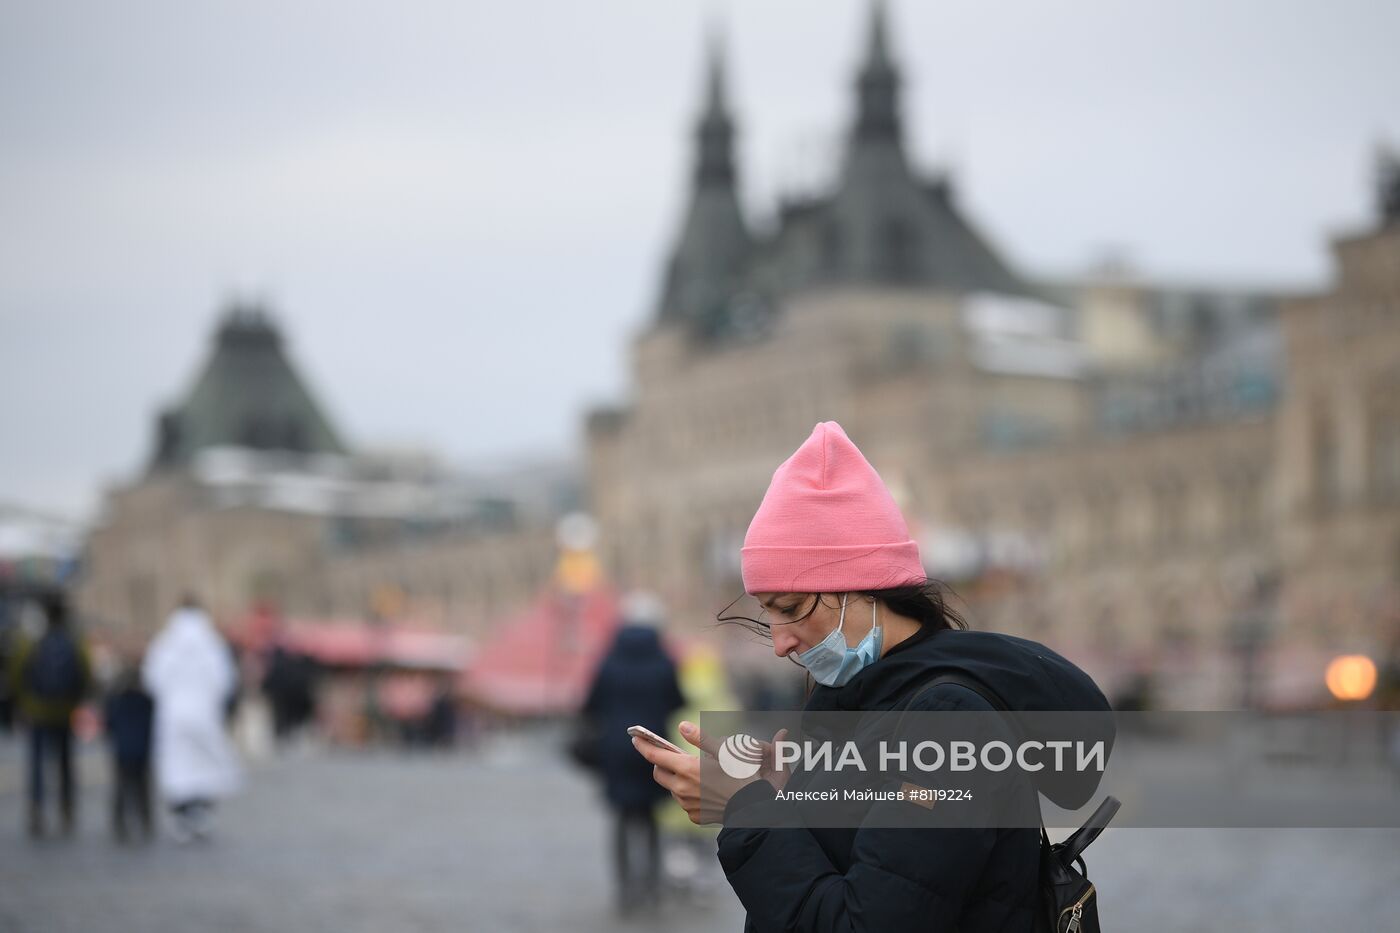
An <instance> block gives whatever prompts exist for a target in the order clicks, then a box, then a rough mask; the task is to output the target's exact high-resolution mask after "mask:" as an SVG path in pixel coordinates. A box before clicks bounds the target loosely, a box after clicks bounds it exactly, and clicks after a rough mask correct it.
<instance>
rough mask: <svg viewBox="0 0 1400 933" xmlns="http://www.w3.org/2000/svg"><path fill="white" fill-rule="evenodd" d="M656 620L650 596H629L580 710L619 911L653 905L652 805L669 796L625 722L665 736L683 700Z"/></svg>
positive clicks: (655, 840)
mask: <svg viewBox="0 0 1400 933" xmlns="http://www.w3.org/2000/svg"><path fill="white" fill-rule="evenodd" d="M661 622H662V611H661V607H660V604H659V602H657V601H656V600H655V598H654V597H652V596H650V594H642V593H634V594H631V595H630V596H629V597H628V599H627V600H626V601H625V603H624V607H623V624H622V625H621V626H620V627H619V628H618V630H617V634H616V636H615V637H614V639H613V643H612V647H611V648H610V649H609V650H608V653H607V654H606V655H605V656H604V658H603V660H602V662H601V663H600V664H599V666H598V672H597V674H595V675H594V678H593V683H592V685H591V686H590V688H589V690H588V696H587V699H586V700H585V701H584V704H583V710H582V712H583V715H584V716H586V717H588V718H590V719H592V720H593V722H594V724H595V725H596V727H597V730H598V742H599V749H598V751H599V760H600V766H601V774H602V781H603V792H604V795H605V796H606V797H607V801H608V805H609V806H610V807H611V808H612V810H613V813H614V815H615V818H616V821H615V825H614V835H613V861H614V866H615V875H616V879H617V907H618V910H619V912H620V913H624V914H626V913H631V912H632V911H634V910H635V909H637V908H639V907H646V908H654V907H655V906H656V905H657V903H658V896H659V888H660V884H661V846H660V837H659V834H658V832H657V826H656V813H655V810H656V804H657V803H658V802H660V801H661V800H664V799H665V798H666V796H667V791H666V790H665V789H663V788H661V787H659V786H658V785H657V784H656V782H655V781H653V780H652V768H651V765H650V764H648V763H647V762H646V760H645V759H643V758H640V757H638V755H637V753H636V751H634V750H633V748H632V740H631V737H630V736H628V734H627V728H628V726H633V725H640V726H645V727H647V728H648V729H650V730H651V731H653V732H655V733H657V734H658V735H665V734H666V731H667V720H668V719H669V718H670V716H671V714H672V713H673V712H675V711H676V710H677V709H680V707H681V706H683V705H684V703H685V697H684V696H683V695H682V694H681V688H680V683H679V681H678V679H677V676H676V665H675V662H674V661H672V660H671V658H670V657H669V656H668V655H667V654H666V652H665V651H664V650H663V649H662V646H661V639H660V637H659V633H658V631H657V626H659V625H660V624H661Z"/></svg>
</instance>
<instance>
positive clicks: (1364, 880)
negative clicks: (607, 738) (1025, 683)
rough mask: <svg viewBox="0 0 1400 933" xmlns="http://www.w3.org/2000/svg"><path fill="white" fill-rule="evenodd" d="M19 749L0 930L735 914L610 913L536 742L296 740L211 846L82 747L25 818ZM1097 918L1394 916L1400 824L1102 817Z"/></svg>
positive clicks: (403, 924) (591, 801)
mask: <svg viewBox="0 0 1400 933" xmlns="http://www.w3.org/2000/svg"><path fill="white" fill-rule="evenodd" d="M19 751H20V749H19V746H18V743H17V742H14V741H8V742H7V741H5V740H0V930H3V931H5V933H10V931H14V933H67V931H100V933H126V931H132V933H137V931H139V933H165V931H182V933H185V931H205V930H209V931H293V930H294V931H307V933H311V931H320V930H325V931H332V930H333V931H337V933H356V931H362V930H363V931H371V930H372V931H375V933H392V931H417V930H425V931H426V930H432V931H440V930H463V931H486V930H490V931H545V930H549V931H557V930H561V929H567V930H570V931H575V930H576V931H583V933H586V931H592V930H613V929H623V930H650V929H657V930H660V929H664V930H667V931H673V933H708V931H732V933H738V931H739V930H741V929H742V926H743V910H742V908H741V906H740V905H739V904H738V902H737V901H736V900H735V898H734V896H733V894H732V893H731V892H730V890H729V888H728V887H727V886H726V885H724V884H723V881H722V879H721V880H719V884H718V888H717V889H714V890H713V892H712V893H711V894H710V895H708V896H705V897H703V898H699V900H700V903H698V904H697V903H691V902H689V901H687V902H686V903H675V902H673V904H672V906H671V907H670V908H668V910H667V911H666V912H665V914H664V915H663V916H662V917H661V918H659V919H646V920H641V919H634V920H629V921H626V922H620V921H618V920H616V919H615V917H614V915H613V913H612V903H611V901H612V889H611V877H610V874H609V868H610V866H609V863H608V860H607V848H606V841H607V833H608V823H607V820H606V816H605V814H604V812H603V811H602V810H601V809H600V808H599V806H598V803H597V800H596V795H595V793H594V791H593V788H592V787H591V786H590V785H589V784H588V783H587V782H586V781H585V780H583V779H582V778H581V777H579V776H578V775H577V773H576V772H574V771H572V770H571V769H569V768H568V767H567V766H566V765H564V764H563V763H562V761H561V760H560V758H559V757H558V756H557V754H555V753H553V752H552V751H551V749H550V747H549V746H547V745H544V744H543V743H541V742H538V741H533V740H529V739H518V738H509V739H505V740H501V741H497V742H494V743H492V744H491V745H489V746H488V747H486V748H484V749H482V750H480V751H477V752H473V753H457V754H452V755H439V756H408V757H399V756H396V755H390V754H388V753H378V754H362V753H353V754H352V753H335V752H313V751H307V752H294V753H292V754H290V755H288V756H286V757H284V758H282V759H280V760H278V761H276V762H273V763H270V764H266V765H263V766H260V767H257V768H255V769H253V771H252V772H251V775H250V782H249V785H248V789H247V791H246V792H245V793H244V794H242V795H241V796H239V797H237V798H235V799H233V800H231V801H229V802H228V803H227V805H226V806H225V807H224V808H223V810H222V812H221V813H220V826H219V830H220V832H219V835H218V836H217V838H216V839H214V840H213V841H212V842H211V843H209V844H207V845H201V846H193V847H185V848H182V847H179V846H176V845H175V844H173V843H172V842H170V841H169V840H168V839H164V838H162V839H159V840H158V841H157V842H156V843H155V844H153V845H151V846H149V847H136V848H122V847H119V846H117V845H115V844H114V843H113V842H111V841H110V839H109V838H108V836H107V834H106V831H105V830H106V822H105V817H106V812H105V795H106V790H107V788H106V779H105V762H104V761H103V760H102V758H101V756H100V754H99V753H98V750H97V749H89V750H88V751H87V752H86V753H85V754H84V755H83V756H82V765H83V767H82V772H83V775H84V778H85V783H86V788H85V795H84V799H83V809H82V812H81V815H80V830H79V833H78V834H77V836H76V838H74V839H71V840H67V841H59V840H46V841H44V842H42V843H40V844H37V845H36V844H31V843H30V842H29V841H28V840H26V839H25V838H24V836H23V835H22V833H21V822H22V816H23V813H22V795H21V790H22V787H21V777H22V774H21V771H20V764H21V762H20V758H19ZM1088 860H1089V864H1090V871H1091V875H1092V877H1093V878H1094V880H1095V881H1096V882H1097V884H1098V885H1099V887H1100V889H1101V890H1102V892H1103V893H1102V899H1103V903H1102V908H1101V911H1102V919H1103V921H1104V925H1105V927H1106V928H1107V929H1109V930H1133V931H1144V930H1151V931H1158V930H1160V931H1178V930H1181V931H1186V930H1193V931H1194V930H1200V931H1222V930H1231V931H1253V930H1258V931H1265V930H1268V931H1271V933H1273V931H1279V930H1299V931H1302V930H1308V931H1315V930H1318V929H1323V930H1327V931H1328V933H1337V931H1342V930H1367V931H1371V930H1382V929H1394V928H1395V922H1396V921H1395V918H1396V916H1397V915H1400V830H1228V831H1225V830H1145V829H1144V830H1110V831H1108V832H1107V833H1105V834H1104V836H1103V837H1101V838H1100V839H1099V840H1098V841H1097V842H1095V843H1094V846H1093V847H1092V848H1091V849H1090V850H1089V854H1088Z"/></svg>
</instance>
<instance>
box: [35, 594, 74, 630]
mask: <svg viewBox="0 0 1400 933" xmlns="http://www.w3.org/2000/svg"><path fill="white" fill-rule="evenodd" d="M39 606H40V607H41V608H42V609H43V610H44V619H45V621H46V622H48V624H49V626H50V627H52V628H61V627H62V626H65V625H67V624H68V597H67V596H65V595H64V593H63V591H62V590H59V589H52V590H48V591H46V592H44V593H42V594H40V596H39Z"/></svg>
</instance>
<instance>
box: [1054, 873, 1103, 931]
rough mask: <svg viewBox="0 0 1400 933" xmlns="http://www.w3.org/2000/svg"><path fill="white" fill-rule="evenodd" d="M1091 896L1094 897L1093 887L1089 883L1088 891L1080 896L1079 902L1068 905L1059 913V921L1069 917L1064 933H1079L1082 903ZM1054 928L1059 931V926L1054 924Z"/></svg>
mask: <svg viewBox="0 0 1400 933" xmlns="http://www.w3.org/2000/svg"><path fill="white" fill-rule="evenodd" d="M1093 896H1094V885H1093V884H1092V883H1090V885H1089V890H1087V891H1085V892H1084V893H1083V894H1081V895H1080V896H1079V900H1077V901H1075V902H1074V903H1073V904H1070V905H1069V906H1068V907H1066V908H1065V909H1064V910H1062V911H1060V919H1061V920H1063V919H1065V914H1069V915H1070V917H1069V923H1068V924H1066V925H1065V928H1064V933H1079V927H1080V917H1081V916H1082V915H1083V913H1084V902H1085V901H1087V900H1088V899H1089V898H1091V897H1093ZM1055 927H1056V929H1059V924H1058V923H1056V924H1055Z"/></svg>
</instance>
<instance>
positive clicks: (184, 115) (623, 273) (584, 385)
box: [0, 0, 1400, 515]
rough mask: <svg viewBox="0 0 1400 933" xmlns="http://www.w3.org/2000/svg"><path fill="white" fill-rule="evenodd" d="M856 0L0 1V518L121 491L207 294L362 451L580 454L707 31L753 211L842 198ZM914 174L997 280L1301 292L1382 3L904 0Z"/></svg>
mask: <svg viewBox="0 0 1400 933" xmlns="http://www.w3.org/2000/svg"><path fill="white" fill-rule="evenodd" d="M866 6H867V5H866V3H864V2H862V0H840V2H834V0H833V2H822V3H817V2H812V0H744V2H742V3H740V2H731V3H729V4H727V5H719V4H713V3H711V4H705V3H701V2H695V0H667V2H657V0H634V2H621V0H589V2H587V3H578V2H570V0H554V2H542V0H509V2H507V0H496V2H491V3H484V2H463V0H443V2H440V3H410V2H393V3H387V2H386V3H382V4H364V3H353V2H346V0H339V2H334V3H330V2H326V3H319V2H318V3H310V2H299V3H288V2H285V0H278V2H250V0H243V2H238V3H225V4H213V3H200V4H192V3H185V2H175V0H172V2H167V3H146V2H138V0H123V2H121V3H109V2H102V0H93V2H88V3H72V2H67V0H43V2H20V0H0V396H2V397H3V403H0V438H2V440H0V445H3V447H2V448H0V449H3V457H0V502H5V501H8V502H12V503H13V502H19V503H25V504H29V505H33V506H38V507H44V508H48V509H54V510H58V511H61V512H65V513H68V514H71V515H83V514H84V513H86V512H87V511H89V510H90V509H91V508H92V507H93V505H94V504H95V502H96V501H97V500H96V496H97V493H98V490H99V489H100V486H101V484H102V483H105V482H111V481H113V480H117V479H121V478H123V477H127V476H130V475H131V474H132V473H133V472H134V471H135V470H136V469H137V468H138V467H139V466H140V464H141V462H142V461H143V459H144V457H145V456H146V453H147V451H148V449H149V445H150V442H151V430H152V427H151V420H152V416H153V414H154V412H155V411H156V410H157V408H158V407H160V406H161V405H164V404H167V403H169V402H170V401H172V400H173V399H175V398H177V397H178V396H179V395H180V394H181V393H182V392H183V391H184V390H185V389H186V388H187V387H188V385H189V383H190V381H191V380H192V379H193V377H194V375H195V373H196V371H197V369H198V366H199V365H200V363H201V361H202V360H203V358H204V357H205V354H206V350H207V345H208V340H209V337H210V332H211V328H212V326H213V323H214V320H215V316H216V313H217V311H218V309H219V307H220V305H221V304H222V303H223V302H224V300H225V299H226V298H227V297H228V296H229V295H231V294H240V293H242V294H246V293H253V294H258V295H263V296H266V298H267V299H268V300H269V301H270V303H271V306H272V308H273V309H274V311H275V312H276V314H277V315H278V316H279V317H280V319H281V321H282V322H283V324H284V326H285V329H286V330H287V331H288V335H289V338H290V344H291V350H292V353H293V356H294V358H295V361H296V362H297V363H298V364H299V365H300V368H301V370H302V371H303V373H304V374H305V375H306V377H307V378H308V380H309V381H310V383H311V385H312V388H313V390H314V391H315V392H317V394H318V395H319V397H320V398H321V399H322V401H323V402H324V404H325V406H326V407H327V409H328V410H329V412H330V414H331V417H332V418H333V419H334V420H335V421H336V423H337V424H338V425H339V426H340V428H341V429H342V431H343V433H344V434H346V435H347V437H348V438H349V439H350V441H351V442H353V443H358V444H369V445H376V446H379V445H411V446H419V447H428V448H432V449H435V450H438V451H440V452H441V453H442V455H443V456H445V457H446V458H448V459H450V460H452V461H454V462H459V463H463V464H475V463H479V462H482V461H490V460H497V459H499V458H501V457H505V456H509V455H513V454H517V453H522V452H550V451H561V452H562V451H567V450H570V449H572V448H574V447H575V445H576V444H577V442H578V438H579V433H580V415H581V412H582V411H583V410H584V409H585V408H586V407H587V406H589V405H590V404H593V403H596V402H598V401H607V400H616V399H619V398H621V397H623V395H624V394H625V392H626V391H627V346H628V341H629V338H630V336H631V335H632V334H633V333H634V332H635V330H636V329H637V328H638V326H639V325H640V324H641V322H642V321H643V320H644V319H645V318H646V316H647V315H648V314H649V313H650V311H651V302H652V300H653V296H654V293H655V291H656V288H657V284H658V277H659V270H660V265H661V262H662V258H663V256H664V254H665V253H666V251H667V250H668V249H669V246H670V242H671V238H672V234H673V231H674V229H675V227H676V225H677V223H678V219H679V217H678V215H679V212H680V210H681V207H682V204H683V197H684V193H685V189H686V184H687V180H688V177H689V170H690V162H691V153H690V146H689V138H688V137H689V133H690V129H691V123H692V121H693V118H694V115H695V112H696V108H697V105H698V101H699V95H700V84H701V71H702V69H701V63H702V54H703V44H704V41H703V40H704V34H705V31H706V24H707V22H709V21H712V20H717V21H719V22H721V23H722V24H723V29H724V32H725V34H726V36H727V47H728V57H729V65H730V79H731V80H730V87H731V91H732V97H733V100H734V104H735V108H736V111H737V117H738V120H739V130H740V139H739V158H740V166H741V172H742V179H741V183H742V186H743V190H744V193H745V196H746V202H747V205H748V207H749V209H750V213H751V215H752V217H753V218H754V219H755V220H757V221H760V222H761V221H762V220H763V219H764V218H765V216H766V214H767V213H768V211H769V208H770V207H771V205H772V204H773V202H774V200H775V198H776V197H777V196H778V195H779V194H780V193H782V192H785V191H792V190H803V189H805V188H810V187H811V186H812V185H814V184H817V183H819V182H820V181H821V179H822V178H823V177H825V176H827V175H829V174H830V170H831V168H832V159H833V158H834V153H835V151H836V145H835V144H836V142H837V141H838V139H839V135H840V133H841V132H842V131H843V129H844V127H845V125H846V124H847V122H848V120H849V118H850V115H851V110H852V95H851V91H850V79H851V74H852V69H853V67H854V65H855V63H856V59H857V57H858V54H859V52H860V50H861V47H862V45H863V41H864V32H865V19H866V16H867V11H866ZM891 17H892V21H893V25H894V27H895V30H896V35H895V38H894V47H895V50H896V53H897V55H898V58H899V60H900V62H901V63H902V64H903V65H904V73H905V78H906V83H905V98H904V100H905V116H906V125H907V128H908V134H909V138H910V147H911V149H912V152H913V154H914V156H915V159H916V160H917V161H918V162H919V163H920V164H921V165H923V166H925V167H951V168H952V169H953V170H954V171H955V173H956V184H957V188H958V191H959V195H960V200H961V202H962V203H963V205H964V206H965V207H966V209H967V210H968V211H969V212H970V214H971V215H972V216H973V217H974V219H975V220H976V221H977V223H978V224H979V225H980V226H981V227H982V229H983V230H984V231H985V232H986V233H987V234H988V235H989V236H990V237H991V238H992V239H993V240H994V242H996V243H997V244H999V245H1000V246H1001V247H1002V248H1003V249H1004V251H1005V252H1006V253H1007V255H1008V257H1009V258H1010V260H1011V261H1012V262H1013V263H1015V264H1016V265H1017V266H1019V267H1021V268H1022V269H1025V270H1027V271H1029V272H1032V273H1038V274H1065V273H1074V272H1076V271H1080V270H1083V269H1085V268H1087V267H1088V266H1090V265H1091V264H1092V263H1093V262H1094V261H1095V260H1096V259H1097V258H1098V257H1100V256H1101V255H1103V253H1104V251H1105V250H1106V249H1119V250H1123V251H1126V254H1127V255H1128V256H1129V257H1130V258H1131V260H1132V261H1133V263H1134V265H1135V266H1136V267H1137V268H1138V269H1139V270H1141V271H1142V272H1143V273H1145V274H1149V275H1153V276H1166V277H1171V278H1173V279H1191V280H1198V279H1199V280H1206V281H1225V282H1245V283H1262V284H1269V285H1272V284H1283V285H1287V286H1296V285H1302V286H1315V285H1320V284H1322V283H1324V282H1325V281H1326V279H1327V276H1328V275H1329V272H1330V266H1329V262H1328V255H1327V251H1326V237H1327V236H1328V235H1330V234H1333V233H1337V232H1342V231H1347V230H1352V229H1356V228H1358V227H1364V226H1365V225H1366V224H1368V223H1369V222H1370V220H1371V217H1372V197H1371V183H1372V176H1371V162H1372V156H1373V151H1374V146H1375V145H1376V143H1377V142H1378V141H1379V140H1381V139H1383V138H1389V139H1390V140H1391V141H1392V142H1393V143H1400V54H1397V53H1396V47H1395V41H1396V37H1397V36H1400V4H1397V3H1392V2H1387V0H1375V2H1354V0H1353V2H1339V0H1326V2H1323V0H1317V2H1308V3H1297V2H1293V3H1283V2H1268V3H1262V2H1257V0H1230V2H1225V0H1204V2H1182V0H1172V2H1170V3H1167V2H1161V3H1123V2H1118V0H1103V2H1090V0H1075V2H1061V3H1053V4H1050V3H1044V2H1041V0H1025V2H1015V3H1011V2H987V0H960V2H934V0H924V2H914V0H903V2H895V3H893V4H892V7H891Z"/></svg>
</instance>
